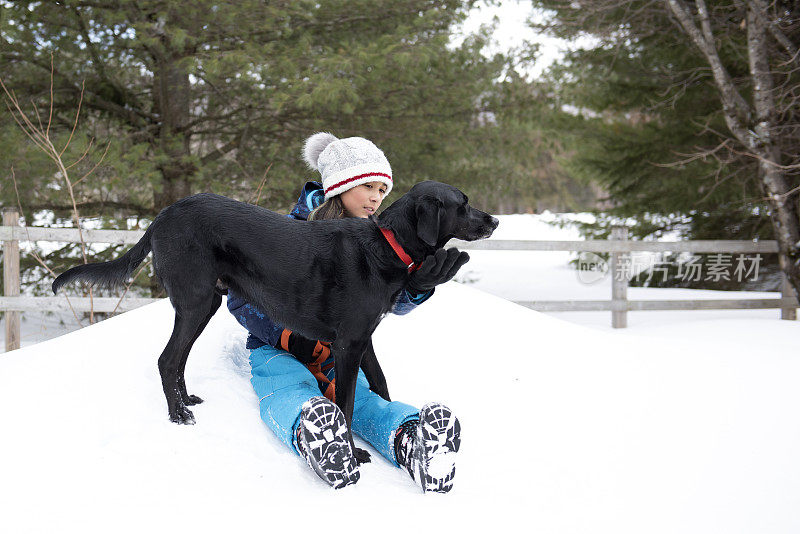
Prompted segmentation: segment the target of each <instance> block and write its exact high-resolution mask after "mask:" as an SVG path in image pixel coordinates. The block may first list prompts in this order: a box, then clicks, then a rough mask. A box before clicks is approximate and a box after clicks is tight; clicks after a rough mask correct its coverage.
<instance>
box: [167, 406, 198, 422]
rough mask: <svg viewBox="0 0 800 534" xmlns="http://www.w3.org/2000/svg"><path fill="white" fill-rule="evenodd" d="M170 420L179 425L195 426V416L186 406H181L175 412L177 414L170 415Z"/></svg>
mask: <svg viewBox="0 0 800 534" xmlns="http://www.w3.org/2000/svg"><path fill="white" fill-rule="evenodd" d="M169 420H170V421H172V422H173V423H177V424H179V425H193V424H194V414H193V413H192V412H191V410H189V409H188V408H186V407H185V406H181V407H179V408H178V409H177V410H176V411H175V413H170V414H169Z"/></svg>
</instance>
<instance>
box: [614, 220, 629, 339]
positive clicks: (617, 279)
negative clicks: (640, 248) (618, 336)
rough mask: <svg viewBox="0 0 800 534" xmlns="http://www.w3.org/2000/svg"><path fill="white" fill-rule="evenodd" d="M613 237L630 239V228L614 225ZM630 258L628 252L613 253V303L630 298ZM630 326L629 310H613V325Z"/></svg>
mask: <svg viewBox="0 0 800 534" xmlns="http://www.w3.org/2000/svg"><path fill="white" fill-rule="evenodd" d="M611 239H612V240H615V241H616V240H619V241H627V240H628V228H626V227H625V226H612V227H611ZM629 260H630V255H629V254H628V253H627V252H612V253H611V265H610V268H611V303H612V304H614V303H617V302H621V303H625V302H627V300H628V277H627V273H628V269H629V266H627V265H626V262H628V261H629ZM627 326H628V311H627V310H611V327H612V328H626V327H627Z"/></svg>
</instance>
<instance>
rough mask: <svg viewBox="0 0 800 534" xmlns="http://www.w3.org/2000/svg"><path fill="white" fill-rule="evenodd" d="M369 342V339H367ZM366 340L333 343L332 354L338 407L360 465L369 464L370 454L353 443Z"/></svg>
mask: <svg viewBox="0 0 800 534" xmlns="http://www.w3.org/2000/svg"><path fill="white" fill-rule="evenodd" d="M367 340H369V337H367ZM366 346H367V342H366V341H364V340H357V341H354V340H345V339H343V340H341V341H340V340H339V339H337V340H336V341H334V342H333V346H332V349H333V350H332V352H333V358H334V366H335V370H336V371H335V372H336V405H337V406H339V409H340V410H342V412H343V413H344V418H345V421H347V439H348V440H349V441H350V446H351V447H352V448H353V455H354V456H355V458H356V461H357V462H358V463H359V464H362V463H365V462H369V461H370V458H369V452H367V451H365V450H364V449H358V448H356V445H355V443H354V442H353V404H354V402H355V398H356V381H357V380H358V368H359V366H360V364H361V358H362V357H363V355H364V351H365V350H366Z"/></svg>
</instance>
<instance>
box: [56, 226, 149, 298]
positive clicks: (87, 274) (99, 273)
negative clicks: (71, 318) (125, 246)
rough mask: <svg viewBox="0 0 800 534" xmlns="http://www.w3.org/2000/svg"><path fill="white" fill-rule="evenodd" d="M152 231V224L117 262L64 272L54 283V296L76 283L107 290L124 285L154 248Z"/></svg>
mask: <svg viewBox="0 0 800 534" xmlns="http://www.w3.org/2000/svg"><path fill="white" fill-rule="evenodd" d="M152 229H153V225H152V223H151V224H150V226H148V227H147V230H146V231H145V233H144V235H143V236H142V238H141V239H140V240H139V242H138V243H136V244H135V245H133V247H131V249H130V250H129V251H128V252H126V253H125V254H123V255H122V256H120V257H119V258H117V259H115V260H111V261H104V262H102V263H86V264H84V265H78V266H77V267H73V268H72V269H69V270H67V271H64V272H63V273H61V274H60V275H58V277H57V278H56V279H55V280H54V281H53V294H56V293H58V290H59V288H60V287H61V286H63V285H64V284H69V283H70V282H74V281H83V282H87V283H88V284H89V285H91V286H99V287H106V288H112V287H115V286H119V285H122V284H124V283H125V281H126V280H127V279H128V278H130V276H131V275H132V274H133V270H134V269H136V266H137V265H139V264H140V263H142V260H144V259H145V257H147V255H148V254H149V253H150V250H151V248H152V247H151V246H150V236H151V234H152Z"/></svg>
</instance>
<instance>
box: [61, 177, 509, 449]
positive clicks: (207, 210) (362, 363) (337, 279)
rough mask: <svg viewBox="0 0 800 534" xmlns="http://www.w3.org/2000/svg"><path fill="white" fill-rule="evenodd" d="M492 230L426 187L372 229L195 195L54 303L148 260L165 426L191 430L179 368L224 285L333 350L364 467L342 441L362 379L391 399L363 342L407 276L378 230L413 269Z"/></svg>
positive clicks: (483, 218)
mask: <svg viewBox="0 0 800 534" xmlns="http://www.w3.org/2000/svg"><path fill="white" fill-rule="evenodd" d="M497 225H498V220H497V219H496V218H494V217H492V216H490V215H489V214H487V213H484V212H482V211H480V210H477V209H475V208H473V207H471V206H470V205H469V203H468V199H467V196H466V195H465V194H464V193H462V192H461V191H459V190H458V189H456V188H455V187H452V186H450V185H447V184H443V183H440V182H433V181H427V182H422V183H419V184H417V185H415V186H414V187H412V188H411V190H410V191H409V192H408V193H406V194H405V195H403V196H402V197H400V198H399V199H397V200H396V201H395V202H394V203H393V204H392V205H390V206H389V207H388V208H386V209H385V210H384V211H383V212H382V213H381V214H380V216H375V215H373V216H371V217H369V218H368V219H361V218H350V219H339V220H322V221H298V220H294V219H291V218H288V217H286V216H284V215H280V214H277V213H274V212H272V211H269V210H267V209H264V208H261V207H258V206H255V205H252V204H246V203H243V202H238V201H236V200H233V199H230V198H226V197H223V196H219V195H214V194H209V193H202V194H198V195H194V196H190V197H187V198H184V199H182V200H179V201H178V202H176V203H174V204H172V205H171V206H168V207H166V208H164V209H163V210H162V211H161V212H160V213H159V214H158V215H157V216H156V217H155V219H154V220H153V222H152V223H151V224H150V226H149V227H148V228H147V231H146V232H145V234H144V236H143V237H142V239H141V240H140V241H139V242H138V243H136V245H134V246H133V247H132V248H131V249H130V250H129V251H128V252H127V253H125V254H124V255H123V256H121V257H119V258H117V259H115V260H112V261H108V262H104V263H92V264H86V265H79V266H77V267H73V268H72V269H69V270H68V271H66V272H64V273H62V274H61V275H60V276H59V277H58V278H56V280H55V281H54V282H53V292H54V293H56V292H57V291H58V289H59V288H60V287H61V286H62V285H64V284H66V283H69V282H72V281H76V280H82V281H85V282H88V283H90V284H95V285H98V286H105V287H113V286H117V285H121V284H123V283H124V282H125V280H126V279H128V278H129V277H130V276H131V274H132V273H133V270H134V269H135V268H136V266H137V265H138V264H139V263H141V262H142V260H144V258H145V257H146V256H147V254H148V253H149V252H150V251H151V250H152V251H153V266H154V269H155V273H156V275H157V276H158V278H159V280H160V281H161V284H162V285H163V286H164V288H165V289H166V291H167V295H168V296H169V299H170V301H171V303H172V306H173V307H174V308H175V326H174V329H173V331H172V335H171V337H170V339H169V342H168V343H167V346H166V347H165V348H164V352H162V353H161V356H160V357H159V359H158V369H159V371H160V373H161V382H162V385H163V388H164V395H165V396H166V398H167V407H168V409H169V417H170V420H172V421H173V422H175V423H181V424H192V423H194V416H193V414H192V412H191V411H190V410H189V409H188V408H187V406H191V405H194V404H198V403H200V402H202V399H200V398H199V397H196V396H194V395H189V394H188V393H187V391H186V384H185V382H184V369H185V367H186V360H187V357H188V355H189V350H190V349H191V348H192V344H193V343H194V342H195V340H196V339H197V337H198V336H199V335H200V333H201V332H202V331H203V329H204V328H205V326H206V325H207V324H208V321H209V320H210V319H211V317H212V316H213V315H214V313H215V312H216V311H217V309H218V308H219V306H220V303H221V301H222V297H221V296H220V291H219V288H218V287H217V281H218V280H219V281H221V282H222V283H223V284H224V285H226V286H228V287H230V288H231V289H233V290H234V291H236V292H237V293H238V294H239V295H241V296H242V297H243V298H244V299H245V300H247V301H248V302H250V303H251V304H253V305H254V306H256V307H257V308H260V309H261V310H263V311H264V312H266V313H267V315H268V316H269V317H270V318H272V319H273V320H274V321H276V322H277V323H279V324H282V325H283V326H284V327H285V328H288V329H290V330H293V331H296V332H298V333H299V334H301V335H303V336H305V337H306V338H308V339H319V340H322V341H329V342H331V352H332V354H333V356H334V360H335V372H336V378H337V380H336V382H337V385H336V404H337V405H338V406H339V408H341V410H342V412H343V413H344V414H345V419H346V421H347V425H348V439H349V440H350V445H351V446H352V447H353V451H354V452H355V453H356V457H357V460H359V462H362V461H367V460H368V459H369V454H368V453H367V452H366V451H363V450H360V449H356V448H355V445H354V444H353V438H352V435H351V433H350V431H349V429H350V428H351V422H352V415H353V400H354V397H355V384H356V378H357V376H358V369H359V367H361V369H363V371H364V374H365V375H366V377H367V380H368V382H369V385H370V389H372V390H373V391H375V392H376V393H377V394H379V395H381V396H382V397H383V398H385V399H387V400H389V391H388V388H387V386H386V379H385V377H384V375H383V372H382V371H381V368H380V365H379V364H378V360H377V358H376V356H375V351H374V350H373V347H372V340H371V336H372V333H373V332H374V331H375V329H376V328H377V326H378V324H379V323H380V321H381V319H382V318H383V317H384V315H385V314H386V313H387V312H388V311H389V310H391V308H392V305H393V303H394V302H395V300H396V298H397V296H398V295H399V293H400V291H401V290H402V289H403V287H404V286H405V285H406V283H407V282H408V279H409V276H410V269H409V266H408V265H406V263H405V262H404V261H403V260H401V259H400V256H399V255H398V252H396V250H395V249H393V248H392V246H391V245H390V243H389V241H388V239H387V237H386V234H385V233H384V232H383V231H382V229H388V230H390V231H391V232H392V233H393V234H394V237H395V239H396V242H397V243H398V244H399V245H400V247H402V250H401V251H400V253H401V254H402V252H403V251H404V252H405V253H406V254H407V255H408V256H410V259H411V260H413V261H415V262H417V264H419V262H422V261H423V260H424V259H425V258H427V257H428V256H430V255H431V254H433V253H434V252H435V251H436V250H438V249H441V248H442V247H443V246H444V245H445V243H447V242H448V241H449V240H450V239H451V238H457V239H461V240H465V241H473V240H476V239H482V238H485V237H488V236H490V235H491V234H492V232H493V231H494V230H495V228H497ZM462 254H464V255H466V253H462ZM465 259H468V257H467V258H465ZM407 260H408V258H407Z"/></svg>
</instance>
